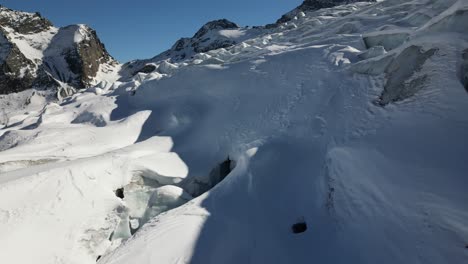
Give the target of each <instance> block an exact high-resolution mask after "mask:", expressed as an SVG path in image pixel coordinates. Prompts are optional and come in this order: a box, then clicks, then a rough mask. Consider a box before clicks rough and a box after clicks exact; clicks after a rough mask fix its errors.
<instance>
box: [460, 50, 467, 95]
mask: <svg viewBox="0 0 468 264" xmlns="http://www.w3.org/2000/svg"><path fill="white" fill-rule="evenodd" d="M462 56H463V64H462V67H461V72H460V80H461V82H462V84H463V86H465V89H466V91H467V92H468V49H466V50H465V51H463V55H462Z"/></svg>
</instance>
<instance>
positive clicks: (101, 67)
mask: <svg viewBox="0 0 468 264" xmlns="http://www.w3.org/2000/svg"><path fill="white" fill-rule="evenodd" d="M0 45H1V47H0V49H1V54H0V64H1V65H2V67H1V70H0V94H9V93H12V92H21V91H24V90H27V89H31V88H35V89H39V90H44V89H57V88H59V90H60V93H61V94H60V96H68V95H70V93H71V92H73V91H72V90H73V89H79V88H85V87H89V86H92V85H95V84H97V83H98V82H100V81H103V80H106V78H105V77H104V76H106V75H110V73H111V72H113V71H114V72H116V71H117V70H118V69H115V68H116V67H118V63H117V62H116V61H115V60H114V59H113V58H112V57H111V56H110V55H109V54H108V52H107V51H106V49H105V47H104V45H103V44H102V43H101V41H100V40H99V38H98V37H97V35H96V32H95V31H94V30H93V29H91V28H89V27H88V26H85V25H72V26H67V27H64V28H56V27H54V26H53V25H52V23H51V22H50V21H49V20H47V19H45V18H43V17H42V16H41V15H40V14H39V13H35V14H32V13H26V12H20V11H14V10H11V9H8V8H6V7H0Z"/></svg>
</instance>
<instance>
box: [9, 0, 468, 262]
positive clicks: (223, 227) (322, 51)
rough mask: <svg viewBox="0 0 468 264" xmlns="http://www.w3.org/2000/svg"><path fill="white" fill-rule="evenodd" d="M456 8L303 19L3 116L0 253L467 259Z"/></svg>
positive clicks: (325, 13) (385, 7) (393, 7)
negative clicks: (27, 109) (222, 46)
mask: <svg viewBox="0 0 468 264" xmlns="http://www.w3.org/2000/svg"><path fill="white" fill-rule="evenodd" d="M467 10H468V4H467V2H466V1H465V0H458V1H457V0H449V1H447V0H413V1H402V0H387V1H379V2H377V3H351V4H347V5H340V6H334V7H331V8H324V9H319V10H312V11H306V12H304V14H303V15H301V16H297V17H296V18H295V19H294V18H293V20H291V21H290V22H287V24H284V25H280V26H277V27H274V28H263V27H262V28H258V29H255V30H256V31H255V34H252V35H249V36H248V37H246V38H245V39H242V40H238V41H236V44H234V45H232V46H230V47H224V48H219V49H213V50H209V51H206V52H201V53H195V54H192V55H191V56H190V57H186V58H184V59H180V58H177V59H174V60H171V58H164V59H162V60H158V59H154V60H149V61H148V62H145V63H147V64H148V65H153V66H154V69H153V68H148V70H145V71H140V72H138V73H136V74H134V75H133V74H129V75H128V76H127V77H126V78H122V79H121V80H120V81H116V82H114V83H112V84H111V85H104V84H100V85H97V86H94V87H90V88H88V89H86V90H81V91H79V92H78V93H76V94H74V95H73V96H71V97H69V98H66V99H64V100H63V102H61V103H60V104H58V103H48V104H47V105H46V106H45V107H44V108H43V109H40V110H37V111H32V110H31V111H28V112H27V113H24V112H22V113H20V114H16V115H13V116H11V118H10V119H11V120H10V121H9V122H8V125H7V126H6V127H4V128H3V129H1V130H0V150H1V152H0V223H1V225H0V233H1V234H2V236H0V248H2V249H6V250H2V251H0V259H2V260H5V261H7V262H11V263H20V264H21V263H32V262H37V261H40V262H41V263H71V264H73V263H80V264H86V263H96V261H97V262H98V263H107V264H111V263H112V264H120V263H141V264H154V263H191V264H195V263H203V264H206V263H216V264H218V263H233V264H238V263H278V264H279V263H311V262H319V263H389V264H390V263H411V264H413V263H421V264H422V263H424V264H427V263H434V264H439V263H463V262H464V261H465V260H466V259H467V257H468V251H467V249H466V246H467V243H468V242H467V241H468V226H467V224H466V221H465V220H466V219H467V218H468V205H467V203H466V201H467V200H468V194H467V192H466V186H468V181H467V178H466V171H467V169H468V165H467V163H466V157H467V156H468V147H467V146H468V141H467V140H466V134H467V132H468V118H467V116H466V112H467V111H468V104H467V103H466V102H467V99H468V94H467V91H466V89H465V85H466V78H465V76H466V61H467V58H466V50H468V37H467V36H468V35H467V31H466V27H465V26H464V25H466V23H467V22H468V16H467V14H468V12H467ZM232 30H238V29H232ZM240 30H241V31H242V30H244V29H240ZM215 32H217V29H215ZM192 56H193V58H192ZM145 63H142V64H141V66H147V65H145ZM132 75H133V76H132ZM31 105H34V101H33V102H31ZM24 252H27V253H28V254H24Z"/></svg>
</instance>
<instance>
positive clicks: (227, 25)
mask: <svg viewBox="0 0 468 264" xmlns="http://www.w3.org/2000/svg"><path fill="white" fill-rule="evenodd" d="M234 28H239V26H238V25H237V24H236V23H233V22H231V21H229V20H227V19H219V20H214V21H210V22H208V23H206V24H205V25H203V27H201V28H200V29H199V30H198V31H197V33H195V35H194V36H193V38H202V37H203V36H205V35H206V34H207V33H208V32H209V31H211V30H221V29H234Z"/></svg>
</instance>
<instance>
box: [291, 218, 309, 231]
mask: <svg viewBox="0 0 468 264" xmlns="http://www.w3.org/2000/svg"><path fill="white" fill-rule="evenodd" d="M291 230H292V232H293V233H294V234H299V233H304V232H305V231H307V223H306V222H305V221H300V222H297V223H295V224H294V225H292V227H291Z"/></svg>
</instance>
